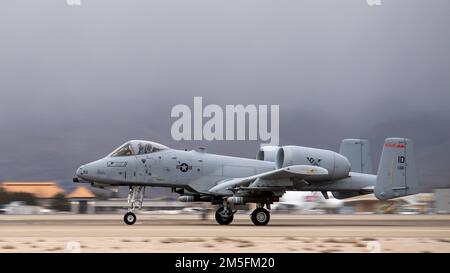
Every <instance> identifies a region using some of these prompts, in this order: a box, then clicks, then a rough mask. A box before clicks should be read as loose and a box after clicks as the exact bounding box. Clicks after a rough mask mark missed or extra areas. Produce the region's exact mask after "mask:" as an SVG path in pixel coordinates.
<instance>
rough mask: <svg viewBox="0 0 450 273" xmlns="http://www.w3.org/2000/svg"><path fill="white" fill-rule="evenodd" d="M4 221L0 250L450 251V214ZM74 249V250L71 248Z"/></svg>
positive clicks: (29, 218) (25, 218)
mask: <svg viewBox="0 0 450 273" xmlns="http://www.w3.org/2000/svg"><path fill="white" fill-rule="evenodd" d="M209 218H210V219H208V220H206V221H201V220H200V217H199V216H198V215H149V214H139V215H138V221H137V222H136V224H135V225H133V226H127V225H125V224H124V223H123V222H122V215H119V214H114V215H32V216H13V215H0V252H71V251H75V252H78V251H81V252H450V215H283V214H273V215H272V217H271V222H270V223H269V225H267V226H263V227H260V226H254V225H253V224H252V222H251V221H250V219H249V217H248V215H245V214H239V215H236V218H235V220H234V221H233V223H232V224H230V225H229V226H220V225H218V224H216V223H215V221H214V220H213V219H212V218H213V217H212V216H210V217H209ZM74 246H76V247H75V248H74Z"/></svg>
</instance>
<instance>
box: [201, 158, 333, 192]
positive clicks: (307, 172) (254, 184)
mask: <svg viewBox="0 0 450 273" xmlns="http://www.w3.org/2000/svg"><path fill="white" fill-rule="evenodd" d="M327 174H328V171H327V170H326V169H324V168H322V167H318V166H310V165H294V166H289V167H284V168H280V169H276V170H273V171H268V172H264V173H260V174H256V175H252V176H248V177H241V178H232V179H227V180H223V181H221V182H219V183H218V184H217V185H216V186H214V187H212V188H211V189H209V193H211V194H213V195H232V194H233V192H235V191H237V190H244V191H245V190H247V191H274V190H280V189H282V188H283V185H282V184H278V183H277V180H283V179H290V178H296V179H305V178H308V177H312V176H321V175H327ZM258 182H260V183H258Z"/></svg>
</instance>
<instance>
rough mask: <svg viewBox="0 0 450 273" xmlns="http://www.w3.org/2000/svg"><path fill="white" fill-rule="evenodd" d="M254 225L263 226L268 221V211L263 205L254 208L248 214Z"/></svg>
mask: <svg viewBox="0 0 450 273" xmlns="http://www.w3.org/2000/svg"><path fill="white" fill-rule="evenodd" d="M250 218H251V219H252V222H253V224H255V226H265V225H267V223H269V221H270V212H269V211H268V210H266V209H265V208H263V207H259V208H256V209H255V210H254V211H253V212H252V214H251V215H250Z"/></svg>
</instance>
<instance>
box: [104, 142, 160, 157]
mask: <svg viewBox="0 0 450 273" xmlns="http://www.w3.org/2000/svg"><path fill="white" fill-rule="evenodd" d="M166 149H169V147H167V146H164V145H162V144H159V143H156V142H152V141H146V140H131V141H128V142H126V143H125V144H123V145H122V146H120V147H119V148H117V149H115V150H114V151H113V152H112V153H111V154H110V155H109V156H110V157H117V156H131V155H143V154H151V153H156V152H159V151H162V150H166Z"/></svg>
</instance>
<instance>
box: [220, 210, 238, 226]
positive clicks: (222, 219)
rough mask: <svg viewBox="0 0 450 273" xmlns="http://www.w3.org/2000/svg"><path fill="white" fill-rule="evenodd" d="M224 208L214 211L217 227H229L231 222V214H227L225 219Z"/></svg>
mask: <svg viewBox="0 0 450 273" xmlns="http://www.w3.org/2000/svg"><path fill="white" fill-rule="evenodd" d="M224 210H225V208H224V207H219V208H218V209H217V210H216V221H217V223H218V224H219V225H229V224H230V223H231V222H233V218H234V217H233V214H232V213H229V214H228V216H227V217H225V216H224Z"/></svg>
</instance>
